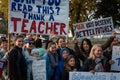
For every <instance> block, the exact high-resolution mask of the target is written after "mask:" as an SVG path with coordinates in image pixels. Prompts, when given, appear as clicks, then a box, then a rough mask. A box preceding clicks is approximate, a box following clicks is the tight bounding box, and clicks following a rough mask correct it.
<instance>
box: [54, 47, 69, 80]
mask: <svg viewBox="0 0 120 80" xmlns="http://www.w3.org/2000/svg"><path fill="white" fill-rule="evenodd" d="M65 50H67V51H68V52H69V50H68V49H67V48H62V49H61V50H60V57H61V58H60V61H59V63H58V66H57V69H56V75H55V80H61V75H62V72H63V71H64V60H65V59H64V58H63V56H62V53H63V51H65Z"/></svg>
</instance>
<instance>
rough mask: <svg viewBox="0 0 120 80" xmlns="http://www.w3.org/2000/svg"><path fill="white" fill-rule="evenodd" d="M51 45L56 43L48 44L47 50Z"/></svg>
mask: <svg viewBox="0 0 120 80" xmlns="http://www.w3.org/2000/svg"><path fill="white" fill-rule="evenodd" d="M51 45H56V43H55V42H50V43H49V44H48V47H47V49H48V48H50V47H51Z"/></svg>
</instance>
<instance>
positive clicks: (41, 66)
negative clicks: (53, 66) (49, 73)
mask: <svg viewBox="0 0 120 80" xmlns="http://www.w3.org/2000/svg"><path fill="white" fill-rule="evenodd" d="M32 72H33V80H46V61H45V60H39V61H37V60H34V61H33V63H32Z"/></svg>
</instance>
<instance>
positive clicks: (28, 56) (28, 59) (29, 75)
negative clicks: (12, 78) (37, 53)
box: [23, 38, 35, 80]
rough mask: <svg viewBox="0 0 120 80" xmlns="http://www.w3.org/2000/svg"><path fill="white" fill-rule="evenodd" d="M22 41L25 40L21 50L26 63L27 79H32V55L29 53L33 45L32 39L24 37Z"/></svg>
mask: <svg viewBox="0 0 120 80" xmlns="http://www.w3.org/2000/svg"><path fill="white" fill-rule="evenodd" d="M24 42H25V45H24V48H23V51H24V56H25V59H26V63H27V80H33V76H32V62H33V57H32V55H31V51H32V49H34V47H35V45H34V39H33V38H25V39H24Z"/></svg>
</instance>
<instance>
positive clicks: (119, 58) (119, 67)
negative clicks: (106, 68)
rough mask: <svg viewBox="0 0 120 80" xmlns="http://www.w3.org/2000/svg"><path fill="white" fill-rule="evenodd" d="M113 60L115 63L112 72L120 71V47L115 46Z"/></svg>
mask: <svg viewBox="0 0 120 80" xmlns="http://www.w3.org/2000/svg"><path fill="white" fill-rule="evenodd" d="M112 60H114V61H115V63H114V64H112V65H111V70H114V71H120V46H113V49H112Z"/></svg>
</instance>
